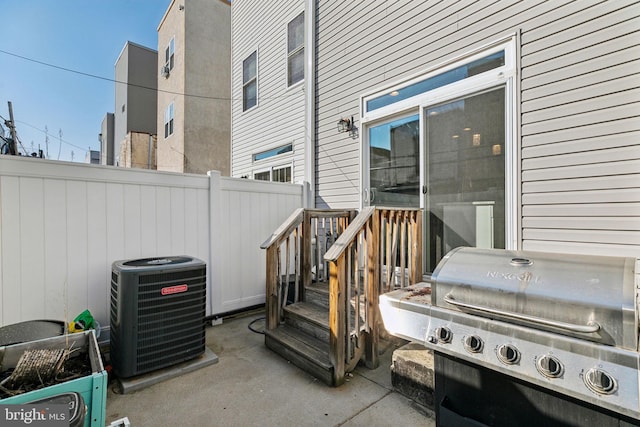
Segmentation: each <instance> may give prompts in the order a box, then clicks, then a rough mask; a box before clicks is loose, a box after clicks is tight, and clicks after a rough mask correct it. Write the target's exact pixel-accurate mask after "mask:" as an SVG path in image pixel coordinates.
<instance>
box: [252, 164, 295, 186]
mask: <svg viewBox="0 0 640 427" xmlns="http://www.w3.org/2000/svg"><path fill="white" fill-rule="evenodd" d="M291 171H292V168H291V165H287V166H272V167H270V168H268V169H265V170H260V171H257V172H254V173H253V179H255V180H258V181H272V182H291Z"/></svg>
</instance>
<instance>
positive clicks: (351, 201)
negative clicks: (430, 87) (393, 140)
mask: <svg viewBox="0 0 640 427" xmlns="http://www.w3.org/2000/svg"><path fill="white" fill-rule="evenodd" d="M317 7H318V26H319V29H318V31H319V33H318V36H317V37H318V46H317V57H318V58H317V67H318V71H317V84H316V87H317V95H316V101H317V105H318V107H317V109H318V113H317V124H316V126H317V128H316V132H317V138H318V149H317V158H316V170H317V178H316V179H317V188H316V192H317V203H318V205H322V206H330V207H338V206H339V207H354V206H357V203H358V199H359V191H360V170H359V158H360V139H361V137H359V138H357V139H352V138H350V137H349V136H348V135H347V134H339V133H338V132H337V130H336V123H337V121H338V120H339V119H340V118H341V117H344V116H354V118H355V119H356V126H357V127H360V124H359V123H358V118H359V116H360V110H359V108H360V107H359V99H360V96H362V95H363V94H365V93H370V92H372V91H374V90H377V89H379V88H381V87H382V86H384V85H388V84H390V83H393V82H395V81H398V80H400V79H402V78H406V77H408V76H412V75H416V74H417V73H420V72H425V71H426V70H429V69H432V68H433V67H435V66H437V65H438V64H440V63H442V62H444V61H446V60H449V59H451V58H455V57H457V56H460V55H463V54H465V53H467V52H469V51H471V50H473V49H475V48H477V47H479V46H482V45H483V44H487V43H491V42H493V41H495V40H497V39H499V38H501V37H503V36H505V35H509V34H514V33H519V34H520V42H521V46H520V58H519V69H518V72H519V76H518V81H519V88H520V94H519V99H518V101H519V102H520V104H519V105H518V110H519V112H521V115H520V116H518V117H517V118H516V120H515V121H516V124H517V126H518V134H519V135H520V138H521V139H520V140H519V141H518V142H519V144H518V145H519V147H520V151H519V156H520V157H521V159H522V163H521V165H520V167H521V174H520V177H519V178H520V182H519V183H518V184H519V185H518V186H519V188H521V193H520V199H519V201H520V202H521V203H522V206H521V215H522V218H521V226H522V228H521V230H519V233H520V235H521V241H520V243H521V245H522V247H523V248H525V249H527V248H528V249H543V248H545V243H547V244H548V250H561V251H569V252H571V251H574V252H582V253H601V251H602V250H603V249H607V250H610V251H612V252H609V253H610V254H611V255H615V254H625V255H628V254H630V253H633V254H635V256H638V255H640V246H639V245H638V242H637V235H635V234H633V233H632V234H630V235H627V234H626V232H627V231H633V232H636V231H637V230H638V226H637V225H635V223H636V221H638V222H640V213H639V210H638V206H639V205H640V180H639V179H638V178H639V177H640V169H639V168H640V149H639V148H638V147H640V60H639V59H638V58H639V57H640V43H638V40H640V19H639V17H640V3H639V2H638V1H636V0H622V1H616V2H611V1H598V0H585V1H578V2H571V1H554V2H548V1H541V0H540V1H538V0H531V1H523V2H517V3H516V2H502V1H489V0H487V1H478V2H473V1H450V2H412V1H394V2H383V1H381V2H351V3H347V4H344V3H342V2H338V1H335V0H319V1H318V2H317ZM572 217H575V218H580V219H579V220H576V221H575V222H571V221H570V218H572ZM558 218H562V219H558ZM618 218H624V219H620V220H619V221H617V219H618ZM550 230H552V231H550ZM564 230H568V231H567V232H563V231H564ZM589 236H592V237H589ZM590 245H591V246H590ZM590 248H591V249H590Z"/></svg>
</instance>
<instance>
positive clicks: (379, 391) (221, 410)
mask: <svg viewBox="0 0 640 427" xmlns="http://www.w3.org/2000/svg"><path fill="white" fill-rule="evenodd" d="M263 316H264V313H263V312H255V311H254V312H251V313H245V314H241V315H238V316H236V317H233V318H229V319H225V320H224V321H223V323H222V324H221V325H217V326H211V327H208V328H207V331H206V336H207V339H206V344H207V347H209V348H210V349H211V350H212V351H213V352H214V353H215V354H216V355H217V356H218V358H219V361H218V363H216V364H213V365H210V366H207V367H204V368H201V369H198V370H197V371H194V372H190V373H187V374H184V375H181V376H179V377H176V378H172V379H169V380H167V381H164V382H161V383H158V384H154V385H152V386H150V387H148V388H145V389H142V390H138V391H135V392H132V393H128V394H117V393H116V392H115V391H117V390H116V388H117V387H116V383H115V382H113V381H112V382H111V383H110V384H109V391H108V394H107V424H109V423H111V422H113V421H114V420H117V419H120V418H123V417H125V416H126V417H127V418H128V419H129V421H130V423H131V426H132V427H146V426H149V427H151V426H153V427H158V426H197V427H199V426H203V427H204V426H256V425H259V426H369V427H371V426H388V425H403V426H415V425H420V426H428V427H429V426H435V416H434V414H433V412H432V411H430V410H428V409H425V408H422V407H420V406H419V405H416V404H415V403H413V402H412V401H411V400H409V399H407V398H406V397H404V396H403V395H401V394H399V393H397V392H395V391H394V390H393V388H392V386H391V373H390V369H389V367H390V364H391V355H392V353H393V350H394V349H395V347H396V345H397V344H396V343H393V342H387V345H386V346H385V347H384V348H383V350H384V353H383V354H381V356H380V367H379V368H378V369H375V370H369V369H367V368H365V367H363V366H358V367H357V368H356V370H355V371H354V372H353V376H352V377H350V378H349V381H348V382H346V383H345V384H344V385H342V386H340V387H336V388H332V387H328V386H326V385H325V384H324V383H322V382H320V381H318V380H316V379H315V378H314V377H312V376H310V375H309V374H307V373H305V372H303V371H302V370H300V369H299V368H297V367H296V366H294V365H293V364H291V363H289V362H288V361H287V360H285V359H283V358H282V357H280V356H278V355H277V354H275V353H273V352H271V351H270V350H268V349H267V348H266V347H265V345H264V335H261V334H258V333H255V332H252V331H251V330H249V328H248V326H249V324H250V323H251V322H252V321H253V320H255V319H259V318H261V317H263ZM263 325H264V323H263V322H262V321H256V322H255V324H254V328H255V329H261V328H262V327H263Z"/></svg>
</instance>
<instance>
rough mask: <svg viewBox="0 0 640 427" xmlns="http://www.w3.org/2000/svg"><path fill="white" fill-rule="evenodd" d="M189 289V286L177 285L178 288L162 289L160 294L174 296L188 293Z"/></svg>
mask: <svg viewBox="0 0 640 427" xmlns="http://www.w3.org/2000/svg"><path fill="white" fill-rule="evenodd" d="M188 289H189V285H187V284H184V285H176V286H169V287H166V288H162V290H161V291H160V293H161V294H162V295H173V294H179V293H182V292H187V290H188Z"/></svg>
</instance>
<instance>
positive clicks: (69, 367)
mask: <svg viewBox="0 0 640 427" xmlns="http://www.w3.org/2000/svg"><path fill="white" fill-rule="evenodd" d="M77 350H78V349H75V350H72V349H71V348H68V349H66V348H64V349H38V350H25V351H24V353H23V354H22V355H21V356H20V359H19V360H18V363H17V364H16V366H15V368H11V369H6V370H4V371H2V372H0V399H5V398H8V397H12V396H16V395H18V394H22V393H28V392H30V391H33V390H38V389H41V388H44V387H49V386H51V385H55V384H59V383H63V382H66V381H70V380H73V379H76V378H80V377H83V376H86V375H91V363H90V361H89V354H88V353H86V352H80V351H77Z"/></svg>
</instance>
